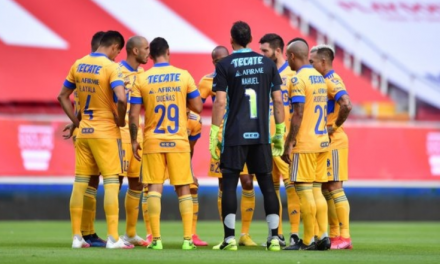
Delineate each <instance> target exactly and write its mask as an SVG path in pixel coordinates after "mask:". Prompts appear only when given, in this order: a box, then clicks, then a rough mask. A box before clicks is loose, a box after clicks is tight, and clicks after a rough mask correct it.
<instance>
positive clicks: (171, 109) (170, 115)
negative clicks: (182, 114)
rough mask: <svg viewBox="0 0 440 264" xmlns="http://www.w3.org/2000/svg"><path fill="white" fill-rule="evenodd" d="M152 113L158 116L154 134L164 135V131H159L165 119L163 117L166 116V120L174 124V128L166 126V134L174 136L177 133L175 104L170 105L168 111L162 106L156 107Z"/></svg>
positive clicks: (176, 107) (177, 122) (177, 121)
mask: <svg viewBox="0 0 440 264" xmlns="http://www.w3.org/2000/svg"><path fill="white" fill-rule="evenodd" d="M154 112H155V113H156V114H157V113H159V114H160V117H159V122H157V126H156V128H155V129H154V133H156V134H165V129H161V126H162V123H163V120H164V118H165V115H166V116H167V118H168V120H169V121H171V122H174V128H173V127H172V126H167V127H166V129H167V130H168V133H170V134H174V133H177V131H179V107H178V106H177V105H175V104H170V105H169V106H168V109H167V108H165V106H164V105H157V106H156V107H155V108H154Z"/></svg>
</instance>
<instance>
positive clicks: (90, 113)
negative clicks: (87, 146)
mask: <svg viewBox="0 0 440 264" xmlns="http://www.w3.org/2000/svg"><path fill="white" fill-rule="evenodd" d="M66 81H68V82H70V85H72V84H74V85H75V87H76V92H77V95H78V103H79V109H80V111H81V115H82V116H81V122H80V126H79V133H78V135H77V137H78V138H120V132H119V128H118V127H117V125H116V123H115V115H116V112H117V109H116V104H115V100H114V94H113V90H112V88H114V87H116V86H119V85H124V82H123V80H122V73H121V71H120V69H119V66H118V65H117V64H116V63H114V62H113V61H111V60H110V59H108V58H107V56H105V55H104V54H101V53H91V54H90V55H87V56H85V57H83V58H81V59H79V60H77V61H76V62H75V64H74V66H73V67H72V68H71V70H70V73H69V76H68V78H67V80H66Z"/></svg>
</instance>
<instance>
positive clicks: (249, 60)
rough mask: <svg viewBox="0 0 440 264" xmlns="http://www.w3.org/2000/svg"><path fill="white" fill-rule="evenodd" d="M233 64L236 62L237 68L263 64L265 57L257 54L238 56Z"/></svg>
mask: <svg viewBox="0 0 440 264" xmlns="http://www.w3.org/2000/svg"><path fill="white" fill-rule="evenodd" d="M231 64H234V67H235V68H237V67H243V66H250V65H257V64H263V57H262V56H255V57H245V58H236V59H233V60H232V61H231Z"/></svg>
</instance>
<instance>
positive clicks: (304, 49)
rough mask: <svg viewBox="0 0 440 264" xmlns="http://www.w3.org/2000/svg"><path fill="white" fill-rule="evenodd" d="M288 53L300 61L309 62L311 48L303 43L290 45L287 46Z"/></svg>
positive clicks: (298, 42) (296, 42)
mask: <svg viewBox="0 0 440 264" xmlns="http://www.w3.org/2000/svg"><path fill="white" fill-rule="evenodd" d="M287 51H288V52H290V53H292V54H293V55H294V56H295V58H298V59H300V60H307V59H308V57H309V46H308V45H307V44H306V43H305V42H303V41H294V42H292V43H290V44H289V46H287Z"/></svg>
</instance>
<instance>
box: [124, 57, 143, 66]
mask: <svg viewBox="0 0 440 264" xmlns="http://www.w3.org/2000/svg"><path fill="white" fill-rule="evenodd" d="M125 61H126V62H127V63H128V65H130V67H131V68H133V69H137V68H139V65H141V64H140V63H139V62H137V61H136V58H133V57H130V56H128V57H127V59H126V60H125Z"/></svg>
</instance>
